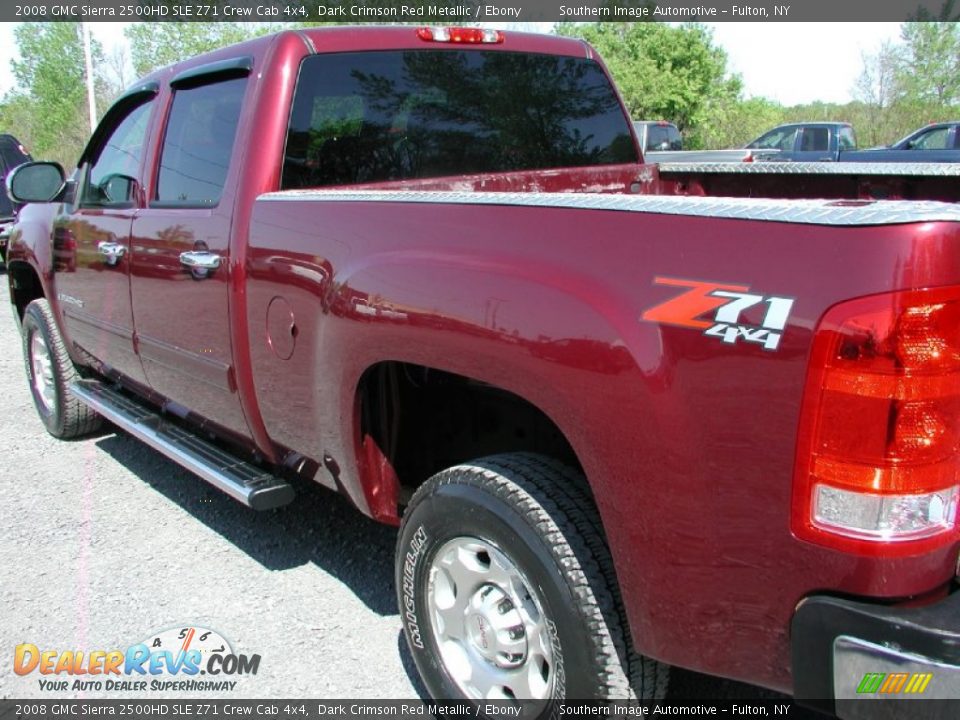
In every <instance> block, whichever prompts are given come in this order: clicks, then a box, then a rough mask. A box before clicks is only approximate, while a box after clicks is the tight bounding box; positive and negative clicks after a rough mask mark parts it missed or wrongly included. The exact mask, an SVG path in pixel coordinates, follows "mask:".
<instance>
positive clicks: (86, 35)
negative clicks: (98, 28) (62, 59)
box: [80, 22, 97, 133]
mask: <svg viewBox="0 0 960 720" xmlns="http://www.w3.org/2000/svg"><path fill="white" fill-rule="evenodd" d="M80 28H81V34H82V35H83V60H84V63H85V64H86V66H87V109H88V110H89V111H90V132H91V133H92V132H93V131H94V129H95V128H96V127H97V101H96V99H95V98H94V96H93V54H92V53H91V52H90V28H89V27H88V26H87V23H85V22H84V23H80Z"/></svg>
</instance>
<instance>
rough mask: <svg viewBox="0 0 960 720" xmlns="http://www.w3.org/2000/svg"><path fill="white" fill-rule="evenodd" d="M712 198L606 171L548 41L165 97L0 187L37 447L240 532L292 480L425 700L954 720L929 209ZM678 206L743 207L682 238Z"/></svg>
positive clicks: (835, 190)
mask: <svg viewBox="0 0 960 720" xmlns="http://www.w3.org/2000/svg"><path fill="white" fill-rule="evenodd" d="M741 165H747V166H749V164H744V163H739V164H737V167H733V166H730V167H729V168H724V167H717V166H712V167H711V169H710V170H709V171H708V172H706V173H697V172H696V171H695V169H694V168H692V167H690V166H673V167H668V166H662V167H657V166H651V165H645V164H643V161H642V157H641V154H640V152H639V149H638V148H637V146H636V138H635V136H634V134H633V131H632V129H631V127H630V120H629V117H628V115H627V113H626V112H625V110H624V108H623V105H622V103H621V101H620V100H619V98H618V95H617V93H616V90H615V89H614V87H613V85H612V83H611V81H610V79H609V76H608V74H607V72H606V70H605V69H604V67H603V65H602V63H601V61H600V60H599V58H598V57H597V56H596V55H595V54H594V51H593V50H592V49H591V48H590V47H588V46H587V45H585V44H583V43H581V42H579V41H575V40H571V39H565V38H557V37H548V36H537V35H524V34H510V33H503V32H498V31H492V30H481V29H476V28H467V29H459V28H435V29H430V28H420V29H415V28H411V27H396V28H363V29H357V28H334V29H314V30H305V31H301V32H294V31H288V32H283V33H280V34H278V35H275V36H271V37H266V38H261V39H258V40H254V41H251V42H248V43H244V44H241V45H237V46H233V47H230V48H225V49H223V50H219V51H217V52H215V53H212V54H209V55H205V56H203V57H200V58H195V59H192V60H189V61H186V62H183V63H180V64H178V65H175V66H172V67H169V68H166V69H163V70H160V71H158V72H156V73H154V74H153V75H151V76H149V77H147V78H145V79H144V80H142V81H140V82H139V83H137V84H136V85H135V86H134V87H133V88H131V89H130V90H129V91H127V92H126V93H125V94H124V95H123V96H122V97H121V98H119V99H118V100H117V101H116V103H115V104H114V105H113V106H112V107H111V109H110V110H109V111H108V112H107V113H106V115H105V117H104V118H103V120H102V122H101V124H100V126H99V128H98V129H97V130H96V132H95V133H94V135H93V137H92V139H91V140H90V143H89V145H88V147H87V148H86V150H85V151H84V153H83V155H82V157H81V159H80V161H79V163H78V170H77V172H76V173H75V174H74V175H73V176H72V177H71V178H70V179H69V180H67V179H65V178H64V177H63V172H62V170H61V169H60V168H59V166H56V165H53V164H49V163H47V164H43V163H34V164H26V165H23V166H21V167H20V168H19V169H18V170H16V171H15V172H14V173H13V174H12V176H11V177H10V179H9V185H10V189H11V191H12V193H13V195H14V197H15V198H17V199H18V200H19V201H22V202H30V204H28V205H27V206H26V207H25V208H24V209H23V210H22V211H21V213H20V216H19V221H18V224H17V225H16V227H15V229H14V231H13V234H12V237H11V245H10V255H9V260H10V262H9V276H10V286H11V301H12V303H13V306H14V309H15V312H16V315H17V317H18V318H19V320H20V322H21V323H22V332H23V337H24V350H25V354H26V367H27V374H28V378H29V381H30V386H31V388H32V392H33V397H34V400H35V404H36V406H37V410H38V412H39V414H40V416H41V418H42V419H43V421H44V423H45V424H46V427H47V428H48V430H49V431H50V432H51V433H52V434H53V435H55V436H58V437H72V436H77V435H79V434H82V433H86V432H89V431H91V430H93V429H94V428H96V426H97V425H98V423H99V422H100V421H101V418H106V419H108V420H110V421H112V422H113V423H115V424H116V425H118V426H119V427H120V428H122V429H124V430H126V431H127V432H129V433H131V434H132V435H134V436H136V437H138V438H140V439H142V440H144V441H145V442H147V443H149V444H151V445H152V446H154V447H155V448H157V449H159V450H160V451H161V452H163V453H165V454H167V455H168V456H170V457H172V458H174V459H175V460H177V461H178V462H180V463H182V464H183V465H184V466H185V467H187V468H190V469H192V470H193V471H195V472H196V473H197V474H199V475H200V476H202V477H203V478H205V479H206V480H208V481H209V482H211V483H213V484H214V485H216V486H218V487H220V488H222V489H223V490H225V491H226V492H227V493H229V494H230V495H232V496H233V497H235V498H237V499H238V500H240V501H241V502H244V503H246V504H248V505H250V506H251V507H253V508H257V509H267V508H272V507H276V506H278V505H282V504H284V503H287V502H290V501H291V500H292V499H293V489H292V485H291V483H292V482H293V481H294V480H295V479H297V478H305V479H309V480H312V481H316V482H317V483H319V484H321V485H325V486H327V487H329V488H332V489H336V490H338V491H339V492H341V493H343V494H345V495H346V496H347V497H348V498H349V499H350V500H351V501H352V502H353V503H354V504H355V505H356V506H357V508H359V509H360V510H361V511H362V512H364V513H366V514H367V515H369V516H371V517H374V518H376V519H378V520H381V521H383V522H386V523H394V524H399V525H400V526H401V530H400V536H399V542H398V548H397V556H396V557H397V563H396V585H397V593H398V599H399V604H400V611H401V616H402V619H403V624H404V628H405V632H406V636H407V641H408V643H409V646H410V648H411V651H412V654H413V657H414V659H415V661H416V664H417V667H418V669H419V671H420V673H421V674H422V676H423V678H424V681H425V684H426V686H427V688H428V689H429V691H430V692H431V693H432V694H433V695H435V696H436V697H443V698H451V697H465V698H481V697H482V698H505V699H513V698H541V699H547V700H549V699H551V698H562V697H570V698H580V699H582V698H597V697H602V698H628V699H629V698H637V697H639V698H644V697H651V696H655V695H657V694H659V693H662V692H663V691H664V688H665V684H666V678H667V673H668V667H669V665H671V664H673V665H679V666H683V667H687V668H692V669H696V670H700V671H703V672H708V673H714V674H718V675H724V676H727V677H733V678H738V679H742V680H746V681H749V682H751V683H754V684H758V685H763V686H766V687H770V688H775V689H780V690H785V691H788V692H793V693H795V694H796V695H797V696H798V697H800V698H805V699H807V700H808V701H812V702H818V703H819V704H820V705H821V706H823V707H826V708H827V709H829V710H839V711H840V712H841V713H842V714H848V715H856V713H857V710H856V708H857V707H859V705H856V704H853V705H850V706H846V705H843V704H842V702H841V701H842V700H843V699H844V698H850V697H855V696H856V689H857V685H858V683H859V682H860V680H861V679H862V677H863V674H864V672H893V671H894V670H899V669H902V668H905V667H910V668H918V669H923V668H929V667H934V666H935V667H936V677H935V678H934V680H933V682H931V683H930V685H929V687H928V688H927V690H926V695H927V696H938V697H943V696H946V697H953V696H955V694H956V693H957V692H958V687H960V685H958V683H957V676H956V673H957V672H960V669H958V668H960V650H958V648H960V643H958V640H960V628H958V627H957V624H956V622H954V620H955V618H956V613H957V608H958V606H960V594H957V593H953V592H952V591H953V589H954V587H955V586H954V582H955V574H956V565H957V553H958V548H960V542H958V538H960V535H958V526H957V517H956V516H957V502H958V495H960V473H958V469H960V421H958V419H960V330H958V329H960V210H958V209H957V208H956V206H954V205H952V204H950V203H945V202H931V201H929V200H930V199H931V198H933V199H937V200H956V199H957V183H956V177H955V176H956V173H955V172H954V173H953V174H951V171H949V170H944V169H942V168H941V169H939V170H938V169H937V167H936V166H931V167H928V168H927V172H925V173H921V172H918V171H916V170H915V169H913V168H910V167H907V166H897V171H898V172H896V173H894V171H892V170H890V169H889V168H887V167H885V166H877V167H874V168H866V167H853V166H847V167H845V168H844V169H843V170H842V171H840V170H835V169H830V170H821V171H816V172H813V173H812V174H811V173H809V172H807V173H805V174H797V172H796V171H795V170H794V169H792V168H791V169H789V170H786V169H783V168H782V167H776V166H777V165H778V164H776V163H773V164H771V165H772V166H773V167H772V169H766V170H763V171H759V172H757V171H754V170H744V169H741V168H740V167H739V166H741ZM781 165H786V164H781ZM791 181H792V182H791ZM715 184H720V185H721V186H722V187H723V189H724V191H725V194H728V195H757V194H760V193H762V192H763V191H764V189H765V188H769V191H770V194H771V195H773V196H776V197H779V198H780V199H756V198H748V197H739V198H738V197H724V198H716V197H713V198H708V197H684V195H704V194H707V193H708V191H709V189H710V188H711V187H713V186H714V185H715ZM798 194H806V195H808V196H809V197H810V198H814V197H816V198H821V199H784V198H788V197H791V196H795V195H798ZM877 197H884V198H907V199H910V201H904V200H900V201H897V200H889V199H888V200H881V201H877V200H876V199H875V198H877ZM921 197H923V198H926V199H925V200H922V201H917V200H915V199H916V198H921ZM865 668H866V669H865ZM951 693H953V694H954V695H951ZM835 700H836V704H835Z"/></svg>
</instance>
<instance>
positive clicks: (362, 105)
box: [282, 50, 638, 189]
mask: <svg viewBox="0 0 960 720" xmlns="http://www.w3.org/2000/svg"><path fill="white" fill-rule="evenodd" d="M637 161H638V158H637V155H636V150H635V148H634V146H633V141H632V138H631V134H630V129H629V126H628V121H627V118H626V117H625V116H624V113H623V111H622V109H621V106H620V103H619V101H618V100H617V96H616V94H615V93H614V91H613V88H612V87H611V85H610V82H609V80H608V79H607V77H606V75H604V73H603V71H602V70H601V69H600V66H599V65H597V63H595V62H594V61H592V60H588V59H585V58H571V57H559V56H553V55H535V54H526V53H512V52H491V51H460V50H441V51H437V50H411V51H383V52H363V53H337V54H327V55H314V56H311V57H308V58H306V59H305V60H304V61H303V63H302V64H301V67H300V76H299V79H298V81H297V90H296V96H295V99H294V103H293V108H292V111H291V118H290V124H289V130H288V135H287V147H286V152H285V157H284V165H283V180H282V184H283V187H284V188H285V189H289V188H303V187H323V186H330V185H347V184H354V183H368V182H380V181H387V180H405V179H418V178H429V177H442V176H448V175H466V174H473V173H487V172H512V171H521V170H540V169H548V168H559V167H584V166H590V165H606V164H615V163H630V162H637Z"/></svg>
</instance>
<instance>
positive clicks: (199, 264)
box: [180, 250, 221, 270]
mask: <svg viewBox="0 0 960 720" xmlns="http://www.w3.org/2000/svg"><path fill="white" fill-rule="evenodd" d="M220 260H221V257H220V256H219V255H217V254H216V253H212V252H206V251H203V250H196V251H193V252H183V253H180V263H181V264H183V265H186V266H187V267H188V268H190V269H194V268H196V269H197V270H216V269H217V268H218V267H220Z"/></svg>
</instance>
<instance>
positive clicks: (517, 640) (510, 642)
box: [466, 585, 527, 668]
mask: <svg viewBox="0 0 960 720" xmlns="http://www.w3.org/2000/svg"><path fill="white" fill-rule="evenodd" d="M466 630H467V638H468V639H469V641H470V645H471V646H472V647H473V649H474V650H475V651H476V652H477V654H479V655H480V656H481V657H483V658H484V659H485V660H487V661H488V662H490V663H493V664H494V665H496V666H497V667H501V668H513V667H519V666H520V665H522V664H523V661H524V659H525V658H526V654H527V637H526V631H525V630H524V626H523V618H522V617H521V616H520V613H519V612H518V611H517V609H516V607H515V606H514V604H513V601H512V600H511V599H510V597H509V596H508V595H507V593H505V592H504V591H503V590H502V589H501V588H499V587H497V586H496V585H484V586H483V587H481V588H480V589H479V590H477V591H476V592H475V593H474V595H473V597H472V598H471V599H470V605H469V607H468V608H467V618H466Z"/></svg>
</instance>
